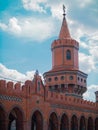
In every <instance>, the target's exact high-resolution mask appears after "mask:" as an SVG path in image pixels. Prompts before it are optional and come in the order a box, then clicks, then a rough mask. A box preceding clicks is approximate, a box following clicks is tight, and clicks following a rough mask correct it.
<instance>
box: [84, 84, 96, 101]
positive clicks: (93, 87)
mask: <svg viewBox="0 0 98 130" xmlns="http://www.w3.org/2000/svg"><path fill="white" fill-rule="evenodd" d="M87 89H88V90H87V92H86V93H84V95H83V98H84V99H86V100H88V99H89V100H90V101H95V99H96V97H95V92H96V91H98V85H95V84H92V85H90V86H88V87H87Z"/></svg>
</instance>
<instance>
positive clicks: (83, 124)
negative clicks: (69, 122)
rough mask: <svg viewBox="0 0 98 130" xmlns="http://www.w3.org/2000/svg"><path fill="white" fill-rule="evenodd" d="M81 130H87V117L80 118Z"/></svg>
mask: <svg viewBox="0 0 98 130" xmlns="http://www.w3.org/2000/svg"><path fill="white" fill-rule="evenodd" d="M79 123H80V126H79V127H80V128H79V129H80V130H86V119H85V117H84V116H83V115H82V116H81V117H80V122H79Z"/></svg>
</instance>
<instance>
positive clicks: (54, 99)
mask: <svg viewBox="0 0 98 130" xmlns="http://www.w3.org/2000/svg"><path fill="white" fill-rule="evenodd" d="M46 100H47V101H49V102H51V103H52V104H58V105H59V106H62V107H66V106H74V107H76V108H77V109H82V108H83V109H84V110H86V109H88V110H92V111H93V110H94V111H95V110H97V107H98V104H97V103H96V102H92V101H87V100H84V99H81V98H80V99H79V98H76V97H72V96H66V95H65V94H63V93H57V92H51V91H48V92H47V96H46ZM74 109H75V108H74Z"/></svg>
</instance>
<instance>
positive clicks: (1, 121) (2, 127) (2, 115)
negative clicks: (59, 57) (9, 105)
mask: <svg viewBox="0 0 98 130" xmlns="http://www.w3.org/2000/svg"><path fill="white" fill-rule="evenodd" d="M6 119H7V116H6V111H5V108H4V106H3V105H2V104H0V130H6V122H5V121H6Z"/></svg>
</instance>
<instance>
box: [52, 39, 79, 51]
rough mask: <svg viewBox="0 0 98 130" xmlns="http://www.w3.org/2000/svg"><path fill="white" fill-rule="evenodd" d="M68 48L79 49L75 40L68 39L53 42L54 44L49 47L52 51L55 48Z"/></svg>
mask: <svg viewBox="0 0 98 130" xmlns="http://www.w3.org/2000/svg"><path fill="white" fill-rule="evenodd" d="M69 46H70V47H75V48H76V49H79V43H78V42H77V41H76V40H74V39H70V38H66V39H57V40H54V42H53V43H52V45H51V49H52V50H53V49H55V48H59V47H69Z"/></svg>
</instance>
